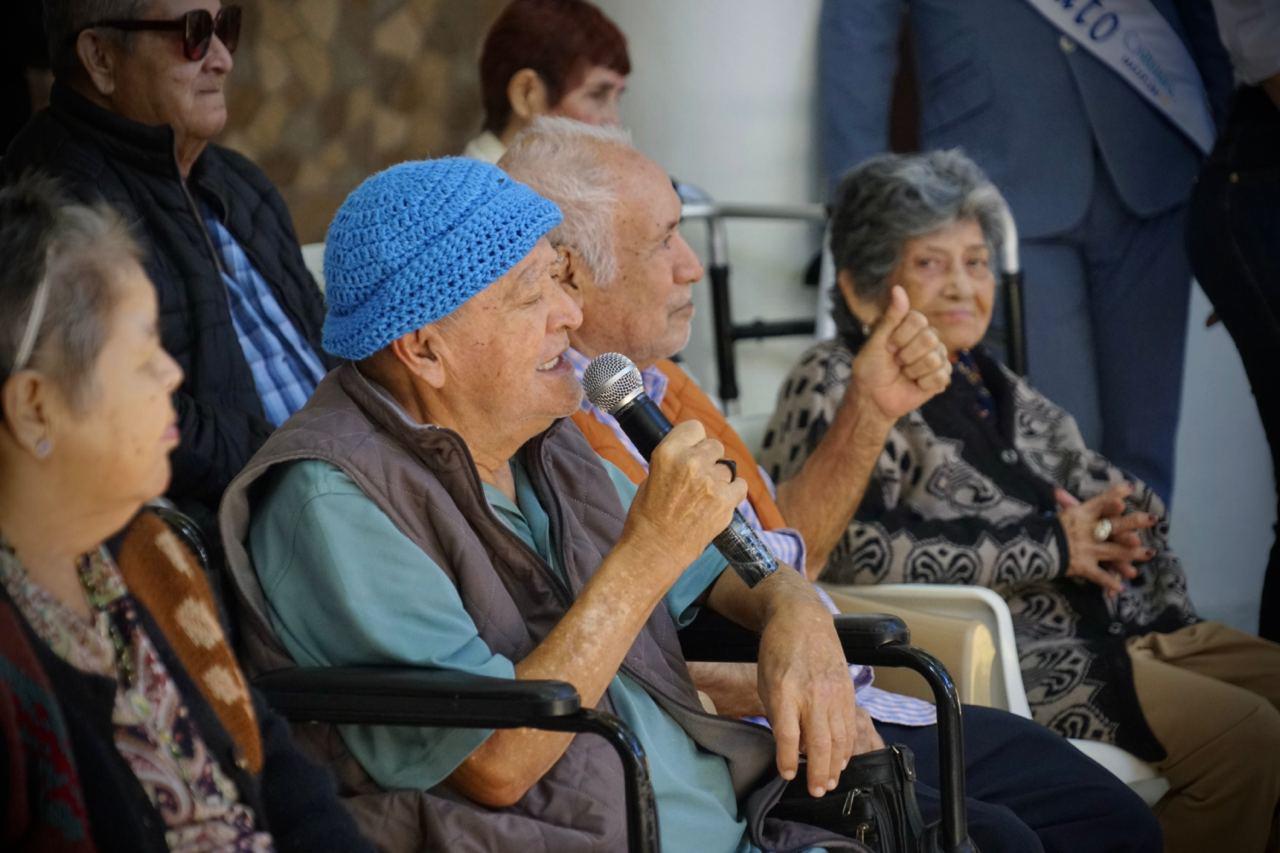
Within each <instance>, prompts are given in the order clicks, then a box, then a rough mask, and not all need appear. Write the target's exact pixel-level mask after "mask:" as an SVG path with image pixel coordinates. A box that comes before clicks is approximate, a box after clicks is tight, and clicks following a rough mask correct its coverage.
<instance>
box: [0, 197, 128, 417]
mask: <svg viewBox="0 0 1280 853" xmlns="http://www.w3.org/2000/svg"><path fill="white" fill-rule="evenodd" d="M0 257H3V258H4V259H5V263H4V264H3V265H0V383H2V382H5V381H7V380H8V379H9V377H10V376H12V375H13V374H14V373H15V372H17V371H18V370H21V369H23V368H25V367H27V366H28V365H30V366H32V367H35V368H37V369H39V370H41V371H44V372H47V373H48V374H49V375H50V376H52V377H54V379H55V380H56V381H57V382H58V385H59V387H60V388H62V390H63V391H64V393H66V395H67V398H68V399H69V400H70V401H71V403H72V405H83V404H84V403H85V402H86V401H87V400H88V399H89V397H90V396H91V392H92V391H93V389H92V386H91V384H90V377H91V376H92V374H93V365H94V362H95V361H96V360H97V358H98V355H99V353H101V351H102V346H103V344H104V343H105V341H106V336H107V319H108V316H109V314H110V312H111V310H112V308H113V307H114V306H115V283H116V277H117V275H118V274H119V272H120V270H121V268H122V266H123V265H125V264H126V263H130V262H132V263H141V260H142V250H141V249H140V248H139V246H138V244H137V242H136V241H135V240H134V239H133V237H132V236H131V235H130V234H129V228H128V226H127V225H126V224H125V222H124V220H123V219H122V218H121V217H120V215H119V214H117V213H116V212H115V211H114V210H113V209H111V208H110V207H108V206H107V205H105V204H97V205H94V206H87V205H83V204H76V203H72V202H71V201H70V200H69V199H68V198H67V197H66V196H64V195H63V194H62V192H61V190H60V189H59V187H58V185H57V184H56V183H55V182H54V181H53V180H51V179H49V178H46V177H40V176H33V175H27V176H24V177H23V178H22V179H20V180H19V181H17V182H16V183H14V184H13V185H11V186H8V187H5V188H4V189H3V190H0ZM24 349H25V350H26V352H21V350H24ZM19 360H22V361H23V362H24V363H19ZM2 418H3V413H2V412H0V419H2Z"/></svg>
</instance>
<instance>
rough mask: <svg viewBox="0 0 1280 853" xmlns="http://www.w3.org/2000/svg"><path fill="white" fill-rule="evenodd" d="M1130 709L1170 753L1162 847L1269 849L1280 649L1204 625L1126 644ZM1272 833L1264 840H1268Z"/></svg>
mask: <svg viewBox="0 0 1280 853" xmlns="http://www.w3.org/2000/svg"><path fill="white" fill-rule="evenodd" d="M1129 657H1130V659H1131V660H1132V661H1133V678H1134V684H1135V686H1136V687H1137V692H1138V704H1139V705H1141V706H1142V712H1143V713H1144V714H1145V715H1146V718H1147V722H1148V723H1149V724H1150V726H1151V730H1152V731H1153V732H1154V733H1155V736H1156V737H1157V738H1158V739H1159V741H1160V743H1161V744H1162V745H1163V746H1164V748H1165V750H1166V751H1167V752H1168V757H1166V758H1165V759H1164V761H1161V762H1159V763H1158V764H1157V765H1156V766H1157V768H1158V769H1159V770H1160V773H1161V775H1163V776H1164V777H1165V778H1166V779H1168V780H1169V785H1170V788H1169V792H1168V793H1167V794H1165V796H1164V797H1163V799H1161V800H1160V802H1159V803H1157V804H1156V806H1155V813H1156V816H1157V817H1158V818H1159V820H1160V825H1161V826H1162V827H1163V829H1164V835H1165V850H1166V851H1170V853H1181V851H1188V853H1191V851H1196V853H1205V851H1214V852H1215V853H1216V851H1223V853H1228V851H1229V853H1262V851H1264V850H1266V851H1272V853H1274V851H1276V850H1277V849H1278V848H1277V845H1276V842H1277V837H1278V836H1276V835H1274V834H1273V832H1274V830H1275V825H1276V819H1277V804H1278V803H1280V710H1278V709H1280V645H1277V644H1276V643H1272V642H1268V641H1267V640H1261V639H1259V638H1258V637H1255V636H1253V635H1251V634H1245V633H1242V632H1240V631H1236V630H1234V629H1232V628H1228V627H1227V626H1226V625H1223V624H1221V623H1218V622H1206V623H1202V624H1199V625H1193V626H1191V627H1189V628H1183V629H1182V630H1180V631H1175V632H1173V633H1171V634H1148V635H1147V636H1145V637H1135V638H1134V639H1132V640H1130V641H1129ZM1269 837H1270V842H1268V838H1269Z"/></svg>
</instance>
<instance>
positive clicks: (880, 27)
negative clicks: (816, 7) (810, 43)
mask: <svg viewBox="0 0 1280 853" xmlns="http://www.w3.org/2000/svg"><path fill="white" fill-rule="evenodd" d="M818 28H819V29H818V87H819V108H820V110H821V116H822V125H821V126H822V160H823V170H824V174H825V176H826V179H827V186H828V189H829V190H834V189H835V187H836V185H837V184H838V183H839V181H840V177H841V176H842V175H843V174H844V173H845V172H847V171H848V170H849V169H850V168H851V167H853V166H855V165H857V164H858V163H861V162H862V161H863V160H865V159H866V158H868V157H870V156H871V155H873V154H879V153H880V152H882V151H884V150H885V149H886V148H887V147H888V144H889V102H890V98H891V97H892V94H893V75H894V72H895V71H896V70H897V45H898V34H899V32H900V30H901V28H902V2H901V0H823V3H822V13H821V16H820V17H819V21H818Z"/></svg>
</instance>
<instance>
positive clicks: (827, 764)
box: [758, 599, 883, 797]
mask: <svg viewBox="0 0 1280 853" xmlns="http://www.w3.org/2000/svg"><path fill="white" fill-rule="evenodd" d="M758 673H759V674H758V678H759V690H760V699H761V701H762V702H763V703H764V708H765V713H766V716H768V718H769V723H770V725H771V726H773V735H774V738H775V739H776V740H777V744H778V754H777V763H778V773H779V774H780V775H781V776H782V777H783V778H785V779H794V778H795V775H796V770H797V768H798V766H799V762H800V752H801V751H802V750H803V751H804V753H805V758H806V763H807V769H808V778H807V782H808V787H809V793H810V794H812V795H813V796H815V797H821V796H822V795H823V794H824V793H826V792H827V791H830V790H831V789H833V788H834V787H835V784H836V781H837V780H838V779H839V778H840V772H841V771H842V770H844V768H845V766H846V765H847V764H848V763H849V758H850V756H852V755H855V754H857V753H861V752H866V751H868V750H871V749H878V748H879V747H880V746H882V745H883V744H881V742H880V738H879V736H878V735H876V733H875V729H874V728H873V727H872V726H871V720H870V718H869V717H866V716H865V714H863V716H862V717H861V718H860V717H859V716H858V715H859V712H860V710H861V709H859V708H858V707H857V705H856V704H855V700H854V694H853V680H852V679H851V678H850V677H849V668H848V666H847V665H846V664H845V659H844V652H843V651H842V649H841V646H840V641H839V639H837V637H836V632H835V624H834V622H833V621H832V618H831V614H830V613H828V612H827V610H826V608H825V607H823V606H822V604H821V603H820V602H818V601H817V600H816V599H813V600H809V599H804V600H795V601H793V602H788V603H785V604H783V605H781V606H780V607H779V609H778V610H777V611H775V613H774V614H773V615H772V616H771V618H770V619H769V620H768V621H767V622H766V623H765V627H764V631H763V632H762V634H761V637H760V657H759V670H758Z"/></svg>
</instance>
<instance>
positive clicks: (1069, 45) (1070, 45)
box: [1058, 36, 1076, 53]
mask: <svg viewBox="0 0 1280 853" xmlns="http://www.w3.org/2000/svg"><path fill="white" fill-rule="evenodd" d="M1058 47H1060V48H1062V52H1063V53H1074V52H1075V49H1076V43H1075V42H1073V41H1072V40H1071V39H1069V38H1067V37H1066V36H1059V37H1058Z"/></svg>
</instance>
